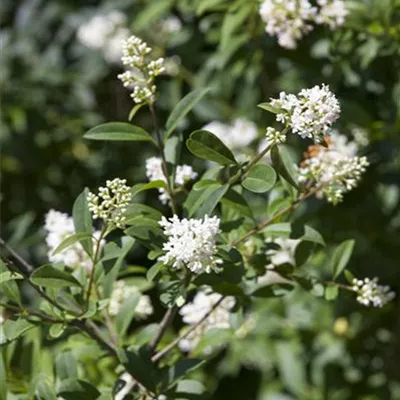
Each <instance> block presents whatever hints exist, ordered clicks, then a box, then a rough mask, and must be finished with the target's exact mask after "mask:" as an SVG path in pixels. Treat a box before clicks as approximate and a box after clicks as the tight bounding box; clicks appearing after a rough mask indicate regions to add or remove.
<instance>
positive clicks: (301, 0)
mask: <svg viewBox="0 0 400 400" xmlns="http://www.w3.org/2000/svg"><path fill="white" fill-rule="evenodd" d="M316 13H317V9H316V7H313V6H312V5H311V4H310V2H309V1H308V0H264V1H263V3H262V4H261V7H260V16H261V18H262V20H263V21H264V22H265V23H266V26H265V31H266V32H267V33H268V34H269V35H270V36H277V38H278V43H279V45H280V46H282V47H285V48H287V49H295V48H296V47H297V41H298V40H300V39H301V38H302V37H303V36H304V35H306V34H307V33H309V32H310V31H311V30H312V29H313V27H312V25H311V24H310V23H309V22H310V21H312V20H313V19H314V17H315V15H316Z"/></svg>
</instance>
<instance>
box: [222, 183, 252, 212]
mask: <svg viewBox="0 0 400 400" xmlns="http://www.w3.org/2000/svg"><path fill="white" fill-rule="evenodd" d="M221 203H222V204H224V205H225V206H226V207H228V208H232V209H234V210H236V211H238V212H239V213H240V215H243V216H246V217H249V218H253V213H252V211H251V208H250V207H249V205H248V204H247V201H246V200H245V199H244V197H243V196H242V195H241V194H240V193H238V192H237V191H236V190H234V189H232V188H230V189H229V190H228V191H227V192H226V193H225V195H224V197H223V198H222V200H221Z"/></svg>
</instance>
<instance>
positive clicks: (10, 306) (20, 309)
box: [0, 303, 65, 324]
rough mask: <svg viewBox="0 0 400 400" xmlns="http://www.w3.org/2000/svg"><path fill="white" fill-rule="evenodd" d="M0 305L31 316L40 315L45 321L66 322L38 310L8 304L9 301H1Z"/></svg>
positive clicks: (53, 322)
mask: <svg viewBox="0 0 400 400" xmlns="http://www.w3.org/2000/svg"><path fill="white" fill-rule="evenodd" d="M0 307H4V308H7V309H8V310H11V311H15V312H18V313H21V314H29V316H32V317H38V318H40V319H42V320H43V322H49V323H52V324H64V323H65V321H64V320H62V319H55V318H51V317H49V316H47V315H45V314H42V313H39V312H36V311H31V310H27V309H26V308H22V307H17V306H14V305H12V304H8V303H0Z"/></svg>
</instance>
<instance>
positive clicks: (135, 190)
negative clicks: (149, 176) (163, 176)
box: [131, 180, 167, 198]
mask: <svg viewBox="0 0 400 400" xmlns="http://www.w3.org/2000/svg"><path fill="white" fill-rule="evenodd" d="M166 187H167V185H166V183H165V182H164V181H162V180H158V181H152V182H149V183H138V184H136V185H134V186H132V188H131V194H132V198H133V197H135V196H136V195H137V194H139V193H140V192H143V191H145V190H150V189H160V188H163V189H165V188H166Z"/></svg>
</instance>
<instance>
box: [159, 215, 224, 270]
mask: <svg viewBox="0 0 400 400" xmlns="http://www.w3.org/2000/svg"><path fill="white" fill-rule="evenodd" d="M159 224H160V225H161V226H162V227H163V229H164V234H165V236H167V238H168V240H167V242H166V243H164V246H163V251H164V253H165V254H164V255H163V256H161V257H159V261H161V262H163V263H165V264H169V265H171V266H172V267H173V268H177V269H182V268H188V269H189V270H190V271H192V272H194V273H195V274H201V273H203V272H205V273H210V272H211V271H216V272H218V271H219V268H218V265H219V264H221V263H222V260H219V259H216V258H215V253H216V252H217V247H216V240H217V235H218V233H219V232H220V229H219V224H220V220H219V218H218V217H216V216H214V217H211V218H210V217H208V216H207V215H206V216H205V217H204V218H203V219H186V218H184V219H182V220H180V219H179V218H178V216H176V215H174V216H173V217H172V218H170V219H169V220H168V219H167V218H165V217H163V218H162V219H161V221H160V222H159Z"/></svg>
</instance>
